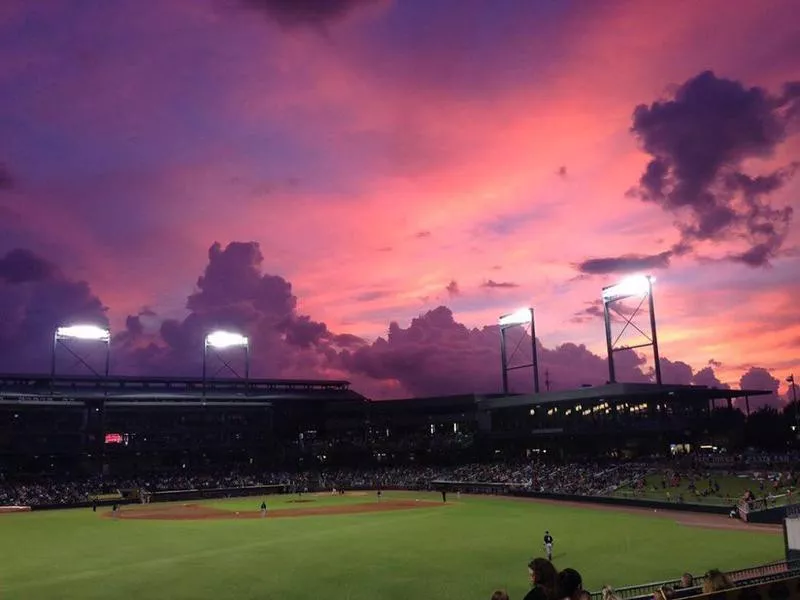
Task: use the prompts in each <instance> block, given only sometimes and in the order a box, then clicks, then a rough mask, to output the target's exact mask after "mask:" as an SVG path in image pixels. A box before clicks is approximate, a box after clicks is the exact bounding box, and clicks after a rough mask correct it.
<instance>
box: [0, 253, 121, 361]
mask: <svg viewBox="0 0 800 600" xmlns="http://www.w3.org/2000/svg"><path fill="white" fill-rule="evenodd" d="M105 312H106V309H105V307H104V306H103V304H102V302H101V301H100V300H99V298H97V296H95V295H94V293H93V292H92V290H91V288H90V287H89V284H87V283H86V282H84V281H73V280H70V279H68V278H66V277H65V276H64V275H63V274H62V273H61V271H60V270H59V269H58V268H57V267H56V266H55V265H53V264H52V263H51V262H49V261H48V260H46V259H44V258H42V257H40V256H38V255H36V254H34V253H33V252H31V251H30V250H27V249H15V250H11V251H10V252H8V253H7V254H6V255H5V256H3V257H1V258H0V371H4V372H15V371H16V372H31V371H32V372H40V373H43V372H47V371H48V369H49V362H50V349H51V348H52V346H53V332H54V331H55V330H56V328H57V327H59V326H61V325H69V324H74V323H91V324H96V325H99V326H103V327H105V326H107V325H108V321H107V319H106V314H105ZM62 368H63V366H62V365H61V364H59V369H62Z"/></svg>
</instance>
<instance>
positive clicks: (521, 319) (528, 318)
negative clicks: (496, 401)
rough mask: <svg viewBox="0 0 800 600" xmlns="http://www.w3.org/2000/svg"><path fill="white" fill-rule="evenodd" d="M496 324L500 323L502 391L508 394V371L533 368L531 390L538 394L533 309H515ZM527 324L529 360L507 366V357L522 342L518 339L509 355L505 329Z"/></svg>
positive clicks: (537, 363)
mask: <svg viewBox="0 0 800 600" xmlns="http://www.w3.org/2000/svg"><path fill="white" fill-rule="evenodd" d="M497 324H498V325H500V362H501V364H502V367H503V393H504V394H508V372H509V371H514V370H516V369H527V368H533V391H534V392H535V393H537V394H538V393H539V361H538V360H537V356H536V326H535V325H534V320H533V309H532V308H520V309H519V310H515V311H514V312H513V313H511V314H508V315H503V316H502V317H500V318H499V319H498V320H497ZM528 324H530V326H531V350H532V354H531V362H530V363H528V364H524V365H515V366H509V359H510V358H513V357H514V354H516V352H517V349H518V348H519V344H520V343H522V340H520V341H519V343H518V344H517V346H516V348H514V352H512V353H511V357H509V356H508V351H507V349H506V331H507V330H508V329H510V328H512V327H517V326H519V325H522V326H523V327H526V326H527V325H528Z"/></svg>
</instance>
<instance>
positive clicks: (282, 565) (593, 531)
mask: <svg viewBox="0 0 800 600" xmlns="http://www.w3.org/2000/svg"><path fill="white" fill-rule="evenodd" d="M386 496H387V497H388V498H389V499H391V498H406V499H407V498H421V499H430V500H437V499H438V498H439V497H438V495H426V494H417V493H392V492H390V493H387V494H386ZM309 498H313V500H314V501H313V502H311V503H301V504H295V503H290V502H289V500H293V499H294V498H293V497H289V496H286V497H270V498H269V499H268V503H269V505H270V510H283V509H285V510H291V509H292V508H307V507H312V506H313V507H315V508H316V507H320V506H325V505H330V504H334V503H335V504H340V503H359V502H374V501H375V500H374V496H373V495H372V494H370V495H368V496H345V497H330V496H311V497H309ZM448 499H451V498H448ZM260 502H261V498H250V499H236V500H225V501H214V502H208V504H209V505H211V506H214V507H217V508H224V509H226V510H233V511H237V510H238V511H254V510H257V508H258V505H259V504H260ZM545 529H550V531H551V532H552V533H553V535H554V536H555V538H556V545H555V556H554V562H555V563H556V566H557V567H559V568H564V567H574V568H576V569H578V571H580V572H581V574H582V575H583V577H584V581H585V584H586V587H588V588H590V589H596V588H598V587H599V586H601V585H602V584H605V583H608V584H611V585H614V586H623V585H626V584H633V583H644V582H648V581H653V580H661V579H667V578H671V577H676V576H679V575H680V574H681V573H682V572H684V571H686V570H689V571H691V572H693V573H696V574H701V573H702V572H704V571H705V570H707V569H709V568H712V567H718V568H721V569H733V568H737V567H744V566H750V565H753V564H761V563H765V562H769V561H772V560H780V559H781V558H783V556H782V554H783V539H782V537H781V536H780V535H775V534H772V533H765V532H760V531H744V532H742V531H725V530H712V529H699V528H693V527H686V526H681V525H678V524H677V523H675V521H674V519H669V518H662V517H661V516H660V515H656V514H653V515H652V516H651V515H649V514H627V513H621V512H610V511H600V510H595V509H592V508H590V507H587V508H575V507H572V506H565V505H553V504H540V503H535V502H525V501H519V500H512V499H501V498H481V497H465V498H463V499H462V500H461V501H456V499H455V497H452V502H451V503H450V505H448V506H447V507H439V506H433V507H430V508H421V509H414V510H400V511H393V512H385V513H366V514H353V515H336V516H313V517H300V518H294V519H228V520H217V521H148V520H125V519H120V520H112V519H107V518H101V516H100V513H99V512H98V513H97V514H93V513H92V512H91V510H88V509H81V510H64V511H54V512H42V513H24V514H14V515H0V557H2V562H0V598H2V599H3V600H17V599H19V600H26V599H37V600H51V599H52V600H55V599H59V600H72V599H74V600H95V599H96V600H100V599H102V600H108V598H112V597H123V598H137V597H141V598H146V599H147V600H160V599H164V600H166V599H170V600H184V599H185V600H189V599H191V600H205V599H209V600H225V599H228V598H230V599H235V600H251V599H252V600H256V599H258V600H263V599H267V598H275V599H281V600H300V599H309V600H310V599H317V598H334V599H347V600H379V599H387V600H401V599H402V600H409V599H412V598H422V597H435V598H438V599H441V600H464V599H466V598H477V599H480V598H489V596H490V595H491V592H492V591H493V590H494V589H495V588H506V589H508V591H509V593H510V594H511V598H512V600H518V599H519V598H521V597H522V595H523V594H524V592H525V591H526V589H527V570H526V566H525V565H526V562H527V560H528V559H529V558H531V557H533V556H537V555H540V553H541V537H542V534H543V532H544V530H545Z"/></svg>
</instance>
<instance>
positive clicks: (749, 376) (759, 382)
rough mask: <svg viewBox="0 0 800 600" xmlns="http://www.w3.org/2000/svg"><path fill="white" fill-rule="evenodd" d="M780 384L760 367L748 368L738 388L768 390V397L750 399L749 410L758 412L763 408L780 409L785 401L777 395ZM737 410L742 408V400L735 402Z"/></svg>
mask: <svg viewBox="0 0 800 600" xmlns="http://www.w3.org/2000/svg"><path fill="white" fill-rule="evenodd" d="M780 385H781V382H780V381H779V380H778V379H776V378H775V377H773V376H772V374H771V373H770V372H769V371H767V370H766V369H764V368H762V367H750V369H748V370H747V372H746V373H744V375H742V376H741V378H740V379H739V387H740V388H741V389H743V390H770V391H771V392H772V393H771V394H770V395H769V396H755V397H753V398H750V401H749V402H750V410H751V411H754V410H758V409H760V408H762V407H764V406H771V407H773V408H780V407H782V406H783V404H784V402H785V399H784V398H781V397H780V396H779V395H778V388H779V387H780ZM736 402H737V406H738V407H739V409H743V408H744V399H743V398H742V399H740V400H737V401H736Z"/></svg>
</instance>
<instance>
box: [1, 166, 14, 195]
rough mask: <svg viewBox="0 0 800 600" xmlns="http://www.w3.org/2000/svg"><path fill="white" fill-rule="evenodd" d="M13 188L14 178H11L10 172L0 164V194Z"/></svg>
mask: <svg viewBox="0 0 800 600" xmlns="http://www.w3.org/2000/svg"><path fill="white" fill-rule="evenodd" d="M13 188H14V178H13V177H12V176H11V171H9V170H8V167H7V166H6V165H4V164H3V163H0V192H2V191H4V190H11V189H13Z"/></svg>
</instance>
